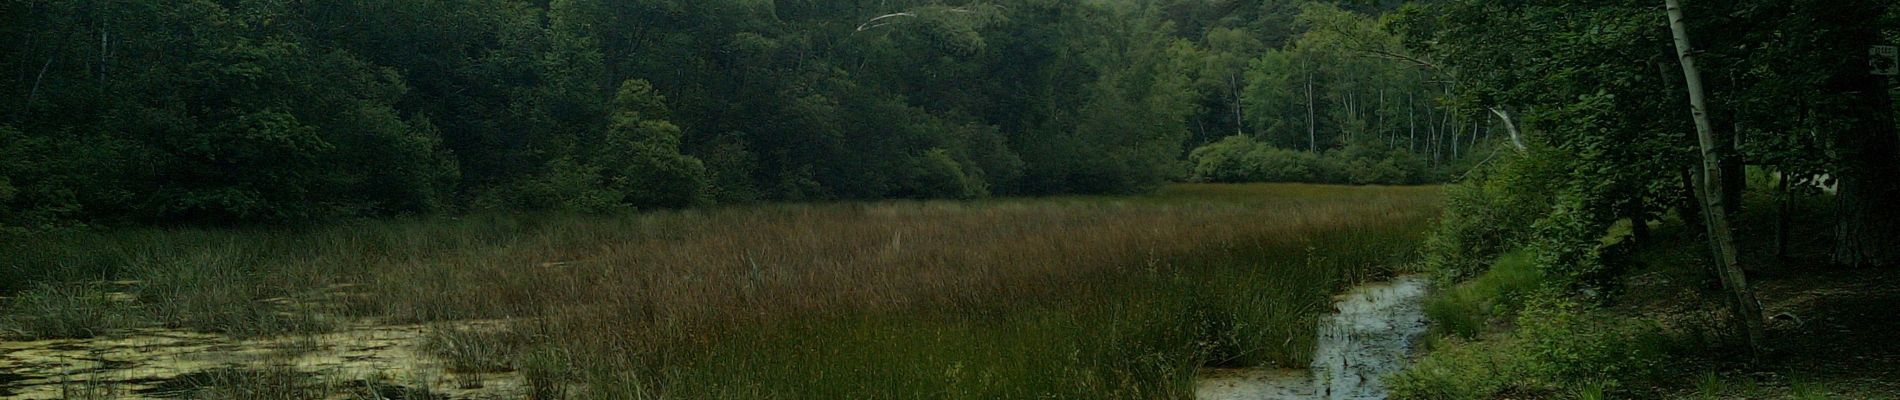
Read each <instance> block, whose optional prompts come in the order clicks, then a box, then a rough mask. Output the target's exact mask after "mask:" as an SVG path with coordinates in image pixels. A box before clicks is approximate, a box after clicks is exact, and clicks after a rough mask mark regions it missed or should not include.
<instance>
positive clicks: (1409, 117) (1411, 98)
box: [1405, 90, 1418, 154]
mask: <svg viewBox="0 0 1900 400" xmlns="http://www.w3.org/2000/svg"><path fill="white" fill-rule="evenodd" d="M1405 101H1406V103H1405V104H1406V111H1405V122H1406V124H1409V125H1411V128H1412V136H1411V138H1409V139H1406V140H1410V141H1411V143H1408V144H1407V145H1406V147H1408V150H1410V151H1411V152H1412V154H1418V91H1416V90H1414V91H1412V92H1410V93H1406V94H1405Z"/></svg>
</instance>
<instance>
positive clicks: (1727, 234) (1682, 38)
mask: <svg viewBox="0 0 1900 400" xmlns="http://www.w3.org/2000/svg"><path fill="white" fill-rule="evenodd" d="M1664 3H1665V5H1667V6H1668V12H1669V30H1670V31H1671V32H1672V33H1674V35H1675V41H1676V55H1677V56H1679V57H1681V61H1682V75H1683V78H1684V80H1685V82H1686V83H1687V85H1688V89H1689V110H1690V114H1691V115H1693V116H1694V118H1695V125H1696V139H1697V141H1698V142H1699V143H1700V145H1701V147H1702V165H1703V173H1704V174H1706V175H1705V176H1704V177H1703V183H1704V185H1705V186H1706V187H1705V188H1704V190H1702V192H1703V193H1704V196H1703V203H1704V206H1705V207H1704V209H1703V213H1702V215H1703V216H1704V217H1703V219H1704V220H1706V221H1708V223H1707V226H1708V231H1709V241H1710V244H1711V245H1712V247H1713V248H1714V250H1715V252H1716V253H1717V254H1716V259H1715V261H1716V266H1715V267H1716V270H1717V271H1718V273H1717V274H1716V276H1717V277H1718V278H1720V279H1721V280H1722V287H1723V288H1724V289H1726V290H1727V291H1728V292H1729V297H1730V303H1732V304H1731V306H1732V307H1733V308H1734V310H1733V311H1734V312H1735V318H1736V319H1738V320H1740V321H1739V322H1741V324H1740V328H1741V329H1742V334H1743V336H1744V337H1745V338H1746V339H1747V341H1748V349H1749V351H1750V352H1753V353H1755V354H1760V352H1761V343H1762V336H1763V335H1764V334H1763V330H1762V317H1761V304H1760V303H1758V302H1756V300H1755V292H1754V290H1753V289H1750V288H1749V287H1748V278H1747V276H1746V274H1745V273H1744V272H1743V271H1742V262H1741V259H1740V256H1739V255H1738V254H1736V252H1737V249H1736V246H1735V235H1734V230H1733V228H1732V227H1730V226H1729V217H1728V212H1727V208H1728V204H1724V200H1725V199H1723V198H1722V197H1724V196H1722V195H1721V193H1722V191H1723V189H1722V186H1723V183H1724V182H1726V181H1725V180H1724V179H1723V176H1722V172H1723V171H1722V169H1723V168H1722V154H1721V151H1720V148H1721V146H1720V142H1719V141H1718V139H1717V138H1716V135H1715V126H1714V124H1712V123H1710V122H1709V113H1708V109H1709V107H1708V99H1707V98H1705V97H1704V93H1703V91H1702V71H1701V70H1700V69H1697V68H1696V63H1695V61H1696V57H1695V48H1694V46H1693V44H1691V42H1690V40H1689V25H1688V23H1687V22H1686V21H1685V17H1684V16H1683V12H1682V1H1681V0H1664Z"/></svg>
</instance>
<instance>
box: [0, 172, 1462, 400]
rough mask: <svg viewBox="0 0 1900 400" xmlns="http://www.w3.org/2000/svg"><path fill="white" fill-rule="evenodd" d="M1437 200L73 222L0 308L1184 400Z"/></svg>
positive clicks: (1272, 196)
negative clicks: (273, 225) (234, 223)
mask: <svg viewBox="0 0 1900 400" xmlns="http://www.w3.org/2000/svg"><path fill="white" fill-rule="evenodd" d="M1437 201H1438V194H1437V189H1436V188H1344V187H1323V186H1302V185H1248V186H1218V185H1191V186H1176V187H1170V188H1167V189H1164V190H1163V191H1162V192H1161V193H1159V194H1156V195H1150V196H1141V197H1128V198H1057V199H1037V200H996V201H987V202H971V203H958V202H889V203H854V204H823V205H770V206H758V207H744V208H727V209H714V210H699V211H678V212H661V213H645V214H629V215H617V216H575V215H559V216H484V217H467V218H459V219H429V220H412V221H379V222H364V223H351V224H343V225H338V226H333V227H326V228H320V229H314V230H300V231H283V230H128V231H109V232H82V233H67V234H57V235H45V236H39V237H32V238H25V239H23V240H10V241H8V243H6V244H5V245H4V246H5V248H4V251H5V252H6V253H7V257H4V259H5V260H6V261H0V262H3V263H4V265H0V268H4V271H0V272H4V274H5V276H8V277H19V278H17V279H9V280H7V281H6V282H4V283H0V285H6V286H5V287H4V288H0V290H5V293H6V294H7V296H9V298H8V299H7V300H6V303H5V304H6V306H5V307H6V308H5V309H6V311H5V316H4V318H0V319H3V320H4V321H6V322H4V324H5V326H6V327H7V328H5V329H8V330H9V331H10V332H11V335H12V336H14V337H16V338H21V339H27V338H44V337H76V336H88V335H101V334H112V333H114V332H117V331H118V330H120V329H124V328H128V327H137V326H151V325H162V326H169V327H175V328H183V329H190V330H199V331H210V332H223V333H228V334H231V335H240V336H272V335H294V334H299V333H307V332H317V331H323V330H327V329H332V328H333V327H335V326H336V325H337V324H341V323H345V321H361V320H374V321H378V322H379V323H430V322H446V321H462V320H478V319H481V320H492V319H502V320H508V321H511V322H510V323H509V324H508V326H509V328H508V329H504V330H500V331H484V332H461V331H455V330H452V329H445V330H443V331H442V332H440V333H438V334H437V338H436V339H435V340H433V341H432V342H434V343H435V344H436V345H434V346H432V348H434V349H436V354H437V355H439V356H442V357H444V358H445V359H449V360H450V361H451V362H450V364H451V365H452V366H455V368H456V369H463V370H467V371H464V372H476V371H482V370H514V371H519V372H520V373H521V374H522V375H523V376H524V377H526V378H527V380H529V385H528V386H529V387H530V388H532V390H533V391H535V392H538V393H539V394H540V395H544V396H545V397H562V396H571V397H584V398H598V397H612V398H624V397H625V396H624V395H626V394H630V393H644V394H647V395H653V396H658V395H665V396H666V397H669V398H970V399H976V398H1047V397H1055V398H1158V397H1172V398H1183V397H1186V396H1187V395H1188V394H1189V393H1187V392H1186V391H1187V390H1189V388H1190V387H1191V386H1190V385H1189V383H1190V380H1191V379H1192V377H1193V375H1194V374H1195V372H1196V369H1197V368H1198V367H1201V366H1203V365H1305V363H1306V362H1307V361H1308V360H1309V358H1310V357H1311V354H1310V351H1311V349H1312V340H1313V335H1312V327H1313V326H1314V325H1313V321H1314V318H1315V317H1316V316H1318V315H1319V314H1321V313H1323V312H1325V311H1327V309H1326V308H1327V304H1328V302H1329V298H1330V296H1331V294H1332V293H1334V291H1335V290H1337V289H1338V288H1341V287H1343V286H1345V285H1348V284H1350V283H1351V282H1353V281H1355V280H1361V279H1367V278H1372V277H1378V276H1382V275H1386V274H1389V273H1390V269H1391V268H1392V267H1393V266H1396V265H1404V264H1407V263H1409V262H1410V261H1411V260H1410V257H1411V254H1413V244H1414V243H1417V242H1418V240H1419V239H1420V236H1421V234H1422V231H1423V230H1424V229H1425V228H1426V226H1427V225H1428V219H1430V217H1431V216H1433V215H1435V214H1436V208H1435V207H1436V205H1437Z"/></svg>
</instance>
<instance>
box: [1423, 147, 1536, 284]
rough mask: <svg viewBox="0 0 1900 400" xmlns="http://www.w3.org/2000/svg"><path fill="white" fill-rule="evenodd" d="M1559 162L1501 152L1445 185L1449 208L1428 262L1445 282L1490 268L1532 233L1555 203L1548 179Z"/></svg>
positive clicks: (1435, 234)
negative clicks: (1465, 176)
mask: <svg viewBox="0 0 1900 400" xmlns="http://www.w3.org/2000/svg"><path fill="white" fill-rule="evenodd" d="M1555 169H1557V164H1556V163H1550V162H1546V161H1543V159H1541V158H1539V157H1536V156H1534V155H1533V156H1522V157H1507V158H1501V159H1499V161H1498V162H1497V163H1496V164H1492V165H1491V166H1489V167H1483V168H1480V169H1478V170H1474V171H1473V173H1472V178H1471V180H1468V181H1465V182H1464V183H1460V184H1458V185H1454V186H1452V187H1451V188H1449V189H1447V190H1446V191H1445V194H1446V196H1445V211H1444V214H1443V217H1442V218H1440V219H1439V223H1438V228H1436V231H1435V232H1433V233H1432V235H1431V237H1429V238H1428V239H1426V241H1425V249H1424V254H1425V266H1426V268H1427V269H1428V270H1430V271H1432V273H1433V276H1434V277H1435V278H1437V279H1439V282H1440V284H1441V285H1449V284H1451V283H1456V282H1462V281H1464V280H1466V279H1470V278H1472V277H1475V276H1478V275H1479V274H1482V273H1484V270H1485V268H1486V267H1488V266H1489V264H1490V263H1491V262H1492V261H1493V260H1496V259H1497V257H1498V256H1499V255H1501V254H1504V253H1505V252H1506V251H1508V250H1509V249H1512V248H1515V247H1518V246H1522V245H1524V244H1525V242H1527V241H1529V240H1530V239H1531V238H1532V235H1533V234H1535V232H1534V229H1533V227H1534V225H1535V224H1536V223H1537V221H1538V220H1539V219H1540V218H1542V217H1543V216H1545V215H1546V214H1548V213H1549V212H1550V210H1551V209H1552V207H1554V204H1555V199H1554V196H1553V195H1552V194H1551V193H1553V189H1551V188H1550V187H1549V185H1550V180H1549V179H1547V177H1548V176H1550V174H1551V173H1552V172H1551V171H1553V170H1555Z"/></svg>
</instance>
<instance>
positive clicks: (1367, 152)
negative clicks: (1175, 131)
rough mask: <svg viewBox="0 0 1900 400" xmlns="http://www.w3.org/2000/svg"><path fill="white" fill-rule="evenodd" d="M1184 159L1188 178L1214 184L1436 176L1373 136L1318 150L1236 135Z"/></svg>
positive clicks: (1374, 181) (1397, 180) (1384, 181)
mask: <svg viewBox="0 0 1900 400" xmlns="http://www.w3.org/2000/svg"><path fill="white" fill-rule="evenodd" d="M1188 163H1189V165H1190V166H1191V171H1190V175H1191V177H1190V179H1192V180H1194V181H1199V182H1218V183H1249V182H1282V183H1349V184H1355V185H1401V184H1419V183H1426V182H1430V181H1431V180H1432V179H1431V177H1432V176H1433V175H1434V174H1433V173H1431V171H1429V170H1430V169H1431V168H1430V167H1429V166H1427V165H1426V163H1425V162H1424V160H1422V159H1419V158H1418V157H1417V156H1415V155H1413V154H1411V153H1409V152H1406V151H1404V150H1400V149H1396V148H1391V147H1389V146H1386V145H1385V144H1384V143H1380V142H1376V141H1373V142H1365V143H1354V144H1349V145H1347V146H1345V147H1343V148H1340V149H1337V150H1333V151H1329V152H1326V153H1324V154H1320V153H1314V152H1310V151H1299V150H1290V149H1282V148H1278V147H1273V145H1271V144H1267V143H1264V142H1258V141H1255V140H1253V138H1251V137H1248V136H1244V135H1236V136H1229V137H1227V138H1226V139H1222V140H1221V141H1219V142H1214V143H1213V144H1209V145H1206V146H1202V147H1201V148H1198V149H1195V150H1194V151H1193V152H1192V153H1190V154H1189V155H1188Z"/></svg>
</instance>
